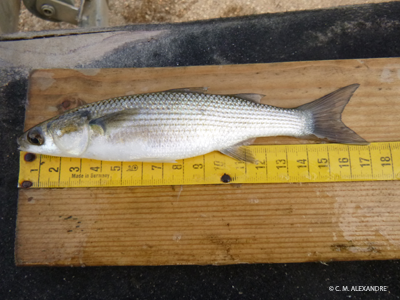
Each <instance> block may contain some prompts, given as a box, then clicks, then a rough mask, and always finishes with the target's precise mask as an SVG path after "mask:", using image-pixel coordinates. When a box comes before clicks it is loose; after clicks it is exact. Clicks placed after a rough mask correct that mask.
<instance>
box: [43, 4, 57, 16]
mask: <svg viewBox="0 0 400 300" xmlns="http://www.w3.org/2000/svg"><path fill="white" fill-rule="evenodd" d="M41 9H42V13H43V14H44V15H45V16H46V17H52V16H53V15H54V14H55V12H56V9H55V8H54V6H52V5H49V4H43V5H42V7H41Z"/></svg>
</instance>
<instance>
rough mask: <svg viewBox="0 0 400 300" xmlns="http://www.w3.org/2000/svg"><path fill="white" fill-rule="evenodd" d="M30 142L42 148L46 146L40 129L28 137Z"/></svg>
mask: <svg viewBox="0 0 400 300" xmlns="http://www.w3.org/2000/svg"><path fill="white" fill-rule="evenodd" d="M27 138H28V142H29V143H31V144H32V145H36V146H40V145H43V144H44V137H43V135H42V134H41V132H40V131H39V130H38V129H32V130H31V131H29V132H28V135H27Z"/></svg>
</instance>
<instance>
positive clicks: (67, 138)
mask: <svg viewBox="0 0 400 300" xmlns="http://www.w3.org/2000/svg"><path fill="white" fill-rule="evenodd" d="M89 138H90V128H89V125H88V114H87V113H83V114H82V113H79V114H66V115H61V116H58V117H56V118H53V119H50V120H48V121H45V122H43V123H41V124H38V125H36V126H35V127H33V128H31V129H29V130H28V131H26V132H24V133H23V134H22V135H21V136H20V137H18V145H19V150H21V151H27V152H31V153H37V154H46V155H53V156H66V157H78V156H80V155H82V153H84V152H85V150H86V148H87V146H88V143H89Z"/></svg>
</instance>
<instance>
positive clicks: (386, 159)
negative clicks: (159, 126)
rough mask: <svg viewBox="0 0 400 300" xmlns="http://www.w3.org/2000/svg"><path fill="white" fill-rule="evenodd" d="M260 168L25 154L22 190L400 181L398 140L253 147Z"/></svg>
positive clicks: (224, 160)
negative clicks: (368, 142)
mask: <svg viewBox="0 0 400 300" xmlns="http://www.w3.org/2000/svg"><path fill="white" fill-rule="evenodd" d="M250 148H251V150H252V152H253V153H254V155H255V157H256V159H258V160H259V164H257V165H254V164H250V163H244V162H240V161H236V160H234V159H232V158H230V157H228V156H225V155H223V154H221V153H219V152H212V153H209V154H206V155H203V156H198V157H194V158H189V159H183V160H179V161H177V163H142V162H110V161H98V160H90V159H79V158H65V157H63V158H60V157H53V156H48V155H37V156H36V155H33V154H30V153H26V152H21V156H20V173H19V187H22V188H29V187H32V188H62V187H105V186H144V185H183V184H223V183H288V182H334V181H365V180H368V181H370V180H398V179H400V142H383V143H372V144H370V145H368V146H354V145H341V144H312V145H279V146H271V145H260V146H250Z"/></svg>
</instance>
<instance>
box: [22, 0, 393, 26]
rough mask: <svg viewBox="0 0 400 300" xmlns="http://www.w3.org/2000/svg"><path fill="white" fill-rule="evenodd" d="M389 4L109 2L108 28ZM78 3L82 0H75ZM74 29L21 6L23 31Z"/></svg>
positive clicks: (356, 0)
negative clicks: (38, 16) (355, 5)
mask: <svg viewBox="0 0 400 300" xmlns="http://www.w3.org/2000/svg"><path fill="white" fill-rule="evenodd" d="M390 1H394V0H387V1H384V0H335V1H334V0H297V1H284V0H230V1H218V0H109V6H110V16H109V25H110V26H118V25H126V24H138V23H164V22H167V23H175V22H188V21H196V20H204V19H212V18H226V17H237V16H245V15H252V14H263V13H276V12H286V11H296V10H309V9H318V8H329V7H337V6H343V5H354V4H364V3H381V2H390ZM75 2H76V3H79V2H80V1H79V0H75ZM74 27H75V26H74V25H71V24H67V23H53V22H48V21H44V20H42V19H39V18H37V17H35V16H34V15H32V14H31V13H30V12H29V11H28V10H26V9H25V7H24V6H23V5H22V6H21V13H20V20H19V30H20V31H40V30H50V29H58V28H74Z"/></svg>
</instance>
